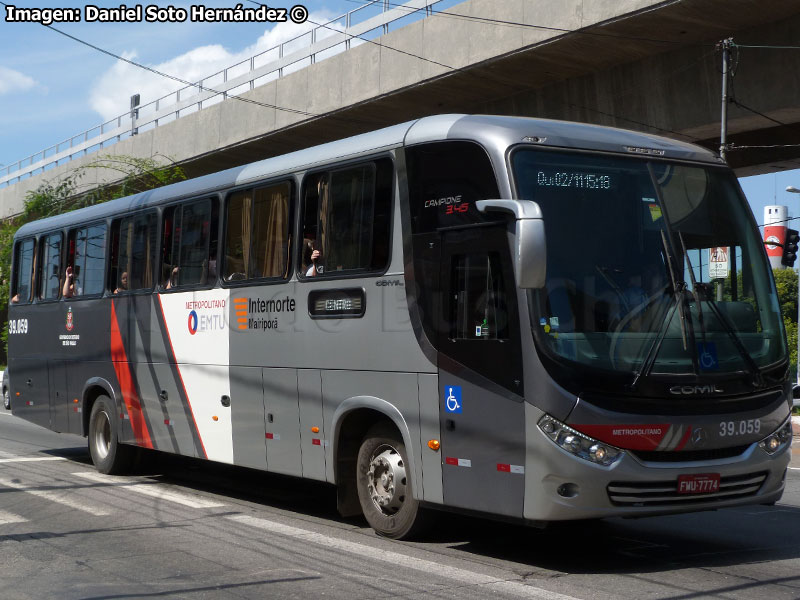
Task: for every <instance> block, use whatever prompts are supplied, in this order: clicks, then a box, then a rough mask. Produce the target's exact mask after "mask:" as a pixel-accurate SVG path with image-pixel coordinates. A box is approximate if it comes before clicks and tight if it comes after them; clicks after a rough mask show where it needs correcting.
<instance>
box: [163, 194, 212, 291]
mask: <svg viewBox="0 0 800 600" xmlns="http://www.w3.org/2000/svg"><path fill="white" fill-rule="evenodd" d="M216 237H217V205H216V202H212V201H211V200H210V199H206V200H199V201H194V202H188V203H186V204H181V205H179V206H172V207H170V208H168V209H167V210H166V211H164V243H163V256H162V263H161V287H162V288H164V289H170V288H173V287H176V286H185V285H205V284H206V283H208V282H209V280H210V279H214V278H215V276H216V269H215V264H216V248H217V245H216ZM212 272H213V274H212Z"/></svg>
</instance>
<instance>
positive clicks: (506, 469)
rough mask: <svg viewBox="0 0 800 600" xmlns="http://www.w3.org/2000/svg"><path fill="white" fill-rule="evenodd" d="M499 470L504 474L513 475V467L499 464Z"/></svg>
mask: <svg viewBox="0 0 800 600" xmlns="http://www.w3.org/2000/svg"><path fill="white" fill-rule="evenodd" d="M497 470H498V471H502V472H503V473H511V465H504V464H500V463H498V464H497Z"/></svg>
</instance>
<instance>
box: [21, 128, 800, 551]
mask: <svg viewBox="0 0 800 600" xmlns="http://www.w3.org/2000/svg"><path fill="white" fill-rule="evenodd" d="M14 244H15V246H14V259H13V260H14V263H13V269H12V284H11V285H12V288H11V304H10V307H9V318H10V320H9V355H10V371H11V373H12V382H11V383H12V387H11V393H12V410H13V413H14V414H15V415H17V416H19V417H22V418H23V419H27V420H29V421H31V422H34V423H38V424H39V425H42V426H44V427H48V428H50V429H52V430H55V431H63V432H71V433H77V434H82V435H84V436H87V437H88V445H89V450H90V453H91V456H92V460H93V461H94V464H95V465H96V467H97V469H98V470H100V471H101V472H104V473H122V472H124V471H125V470H126V469H127V468H128V467H129V466H130V464H131V461H132V459H133V458H134V454H135V453H136V452H140V451H141V450H140V449H152V450H157V451H162V452H170V453H176V454H181V455H186V456H193V457H198V458H205V459H208V460H213V461H219V462H223V463H230V464H234V465H241V466H244V467H250V468H254V469H261V470H265V471H271V472H276V473H283V474H288V475H293V476H297V477H307V478H310V479H314V480H319V481H326V482H330V483H332V484H335V485H336V487H337V493H338V507H339V510H340V512H341V513H342V514H343V515H345V516H349V515H356V514H358V513H362V512H363V514H364V516H365V517H366V519H367V521H368V522H369V524H370V525H371V526H372V527H373V528H374V529H375V530H376V531H377V532H378V533H379V534H381V535H384V536H388V537H393V538H403V537H408V536H411V535H414V534H415V533H417V532H418V531H419V530H420V528H421V527H422V526H423V524H424V523H425V521H426V517H428V516H429V515H430V514H431V511H432V510H434V509H446V510H457V511H465V512H468V513H475V514H482V515H487V516H494V517H501V518H505V519H516V520H519V521H520V522H527V523H532V524H539V523H544V522H548V521H559V520H571V519H587V518H601V517H611V516H626V517H631V516H647V515H656V514H668V513H675V512H684V511H694V510H708V509H715V508H722V507H730V506H738V505H743V504H756V503H758V504H769V503H775V502H776V501H777V500H778V499H779V498H780V497H781V494H782V492H783V489H784V483H785V473H786V468H787V464H788V462H789V458H790V454H789V446H790V443H791V422H790V416H789V415H790V408H791V402H792V400H791V396H792V390H791V385H790V383H789V381H788V371H789V358H788V352H787V345H786V336H785V332H784V327H783V322H782V320H781V314H780V308H779V304H778V300H777V294H776V289H775V284H774V281H773V277H772V274H771V271H770V268H769V263H768V261H767V257H766V253H765V250H764V246H763V243H762V241H761V239H760V236H759V232H758V229H757V227H756V223H755V221H754V219H753V216H752V213H751V211H750V210H749V208H748V205H747V202H746V200H745V198H744V196H743V194H742V191H741V189H740V188H739V186H738V184H737V181H736V178H735V177H734V175H733V173H732V171H731V170H730V169H729V168H727V167H726V165H725V164H724V163H723V162H722V161H721V160H720V159H719V158H718V157H717V156H715V155H714V154H712V153H711V152H709V151H707V150H705V149H703V148H700V147H697V146H693V145H688V144H684V143H681V142H676V141H674V140H670V139H666V138H662V137H657V136H653V135H647V134H642V133H635V132H631V131H624V130H619V129H612V128H607V127H599V126H593V125H585V124H578V123H568V122H558V121H549V120H541V119H529V118H514V117H492V116H464V115H441V116H432V117H426V118H422V119H419V120H416V121H413V122H409V123H403V124H400V125H395V126H392V127H388V128H386V129H382V130H380V131H375V132H372V133H366V134H363V135H359V136H356V137H352V138H349V139H344V140H341V141H336V142H332V143H328V144H323V145H320V146H317V147H313V148H309V149H306V150H302V151H298V152H293V153H291V154H287V155H284V156H278V157H275V158H270V159H267V160H263V161H260V162H256V163H253V164H249V165H246V166H243V167H237V168H233V169H229V170H226V171H223V172H220V173H216V174H212V175H207V176H204V177H200V178H197V179H193V180H190V181H185V182H181V183H177V184H174V185H170V186H166V187H163V188H160V189H156V190H153V191H148V192H144V193H141V194H137V195H134V196H130V197H126V198H122V199H119V200H115V201H112V202H108V203H106V204H102V205H98V206H94V207H90V208H85V209H82V210H79V211H75V212H71V213H68V214H63V215H60V216H55V217H51V218H48V219H43V220H41V221H37V222H34V223H29V224H27V225H24V226H23V227H22V228H20V230H19V232H18V233H17V235H16V237H15V241H14ZM712 253H713V256H714V260H713V268H712V267H711V266H710V265H711V262H712V261H711V256H712ZM720 256H727V262H723V261H721V259H720Z"/></svg>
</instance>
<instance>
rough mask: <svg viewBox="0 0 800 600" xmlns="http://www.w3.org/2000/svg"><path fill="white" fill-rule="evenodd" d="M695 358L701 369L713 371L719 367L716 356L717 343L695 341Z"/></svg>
mask: <svg viewBox="0 0 800 600" xmlns="http://www.w3.org/2000/svg"><path fill="white" fill-rule="evenodd" d="M697 358H698V361H699V363H700V370H701V371H714V370H717V369H719V359H718V358H717V345H716V344H715V343H714V342H706V343H705V344H704V343H703V342H698V343H697Z"/></svg>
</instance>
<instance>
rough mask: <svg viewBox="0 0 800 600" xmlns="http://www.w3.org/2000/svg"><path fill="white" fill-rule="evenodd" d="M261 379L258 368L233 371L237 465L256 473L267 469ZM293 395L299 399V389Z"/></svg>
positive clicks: (233, 416)
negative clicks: (253, 470)
mask: <svg viewBox="0 0 800 600" xmlns="http://www.w3.org/2000/svg"><path fill="white" fill-rule="evenodd" d="M261 377H262V376H261V369H260V368H258V367H231V368H230V378H231V426H232V427H233V462H234V464H237V465H240V466H242V467H250V468H253V469H266V468H267V443H266V438H265V434H266V429H265V428H264V394H263V392H262V390H261V386H262V383H261ZM293 391H294V395H295V396H297V388H296V387H295V389H294V390H293Z"/></svg>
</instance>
